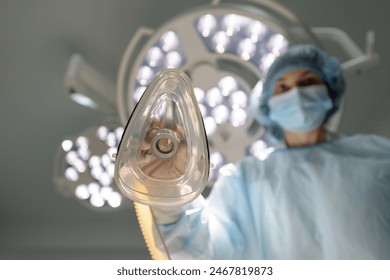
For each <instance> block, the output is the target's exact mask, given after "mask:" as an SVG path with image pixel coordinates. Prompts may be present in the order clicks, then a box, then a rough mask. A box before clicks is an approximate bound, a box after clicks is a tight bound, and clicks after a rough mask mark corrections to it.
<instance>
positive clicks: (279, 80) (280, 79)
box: [276, 70, 318, 83]
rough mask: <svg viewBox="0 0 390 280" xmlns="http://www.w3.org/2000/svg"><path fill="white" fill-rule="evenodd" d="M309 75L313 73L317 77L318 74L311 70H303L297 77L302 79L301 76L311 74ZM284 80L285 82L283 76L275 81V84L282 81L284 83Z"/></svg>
mask: <svg viewBox="0 0 390 280" xmlns="http://www.w3.org/2000/svg"><path fill="white" fill-rule="evenodd" d="M311 73H313V74H315V75H317V76H318V74H317V73H316V72H314V71H312V70H305V71H304V72H303V73H302V74H300V75H299V77H303V76H306V75H307V74H311ZM284 80H286V78H285V77H284V76H282V77H280V78H279V79H278V80H277V81H276V83H277V82H282V81H284Z"/></svg>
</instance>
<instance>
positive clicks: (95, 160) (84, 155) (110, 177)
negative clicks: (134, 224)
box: [54, 125, 127, 211]
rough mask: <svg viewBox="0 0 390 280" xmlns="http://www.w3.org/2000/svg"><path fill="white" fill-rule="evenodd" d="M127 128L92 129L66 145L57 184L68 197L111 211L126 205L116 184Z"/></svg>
mask: <svg viewBox="0 0 390 280" xmlns="http://www.w3.org/2000/svg"><path fill="white" fill-rule="evenodd" d="M122 133H123V128H122V127H120V126H118V127H115V126H111V127H108V126H105V125H101V126H99V127H92V128H89V129H87V130H86V131H84V132H83V133H82V134H81V135H79V136H77V137H71V138H67V139H65V140H63V141H62V144H61V146H60V147H59V150H58V152H57V156H56V162H55V163H56V164H55V174H54V182H55V184H56V186H57V189H58V190H59V191H60V192H61V193H62V194H63V195H65V196H73V197H75V198H77V199H78V200H79V201H80V202H81V203H83V204H84V205H85V206H87V207H90V208H91V207H92V208H93V209H96V210H101V211H109V210H112V209H115V208H119V207H121V206H123V205H124V203H123V201H124V200H126V199H127V198H124V197H123V196H122V194H121V193H120V191H119V190H118V189H117V187H116V184H115V180H114V167H115V164H114V159H113V155H114V154H115V153H116V151H117V146H118V144H119V141H120V139H121V137H122Z"/></svg>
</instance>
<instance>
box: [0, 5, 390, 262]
mask: <svg viewBox="0 0 390 280" xmlns="http://www.w3.org/2000/svg"><path fill="white" fill-rule="evenodd" d="M278 2H279V3H281V4H283V5H285V6H286V7H287V8H290V9H291V10H292V11H293V12H295V13H296V14H297V15H298V16H299V17H300V18H301V19H302V20H303V21H304V22H305V23H306V24H308V25H309V26H312V27H313V26H326V27H337V28H340V29H342V30H344V31H345V32H347V34H349V35H350V36H351V37H352V39H353V40H355V41H356V42H357V43H358V44H359V46H361V47H364V42H365V35H366V31H367V30H374V31H375V34H376V45H375V51H377V52H378V53H379V54H380V56H381V63H380V64H379V65H377V66H375V67H374V68H372V69H369V70H368V71H366V72H365V73H363V74H362V75H360V76H349V77H348V90H347V99H346V103H345V107H344V111H343V116H342V119H341V123H340V129H339V132H341V133H343V134H356V133H375V134H380V135H383V136H386V137H390V79H389V77H388V76H389V74H390V62H389V59H390V36H389V35H390V31H389V28H388V21H389V19H388V11H389V10H390V2H389V1H383V0H382V1H381V0H373V1H355V0H341V1H340V0H326V1H325V0H295V1H287V0H280V1H278ZM202 3H203V4H205V3H209V1H204V0H202V1H200V0H191V1H189V0H187V1H182V0H181V1H180V0H169V1H153V0H128V1H125V0H114V1H105V0H81V1H80V0H67V1H59V0H55V1H52V0H35V1H23V0H16V1H15V0H1V1H0V34H1V37H0V96H1V99H0V129H1V131H0V158H1V160H0V165H1V169H0V259H148V258H149V254H148V252H147V250H146V246H145V245H144V242H143V239H142V236H141V233H140V230H139V228H138V224H137V221H136V218H135V214H134V211H133V209H132V208H131V207H128V208H125V209H121V210H118V211H114V212H111V213H99V212H93V211H91V210H90V209H88V208H86V207H84V206H83V205H81V204H80V203H79V202H78V201H77V200H76V199H71V198H64V197H63V196H61V195H60V194H59V193H58V192H56V191H55V188H54V185H53V179H52V177H53V162H54V155H55V153H56V150H57V148H58V145H59V144H60V142H61V141H62V139H64V137H66V136H70V135H77V134H78V133H80V132H82V131H83V130H85V129H86V128H87V127H89V126H92V125H97V124H99V122H101V121H102V120H103V118H104V117H105V115H104V114H103V113H101V112H98V111H94V110H92V109H88V108H86V107H82V106H80V105H78V104H76V103H74V102H73V101H71V100H70V99H69V97H68V94H67V90H66V89H65V87H64V83H63V77H64V74H65V71H66V67H67V63H68V60H69V58H70V56H71V55H72V54H73V53H80V54H82V55H84V57H85V58H86V60H87V61H88V62H89V63H90V64H92V65H93V66H95V67H96V68H97V69H99V70H100V71H101V72H102V73H103V74H104V75H106V76H107V77H108V78H110V79H111V80H112V81H113V82H115V81H116V75H117V71H118V67H119V63H120V61H121V57H122V54H123V52H124V49H125V47H126V45H127V44H128V42H129V40H130V39H131V37H132V36H133V35H134V34H135V32H136V30H137V29H138V27H139V26H141V25H146V26H149V27H152V28H158V27H159V26H160V25H161V24H162V23H164V22H165V21H167V20H169V19H170V18H171V17H173V16H175V15H176V14H177V13H179V12H182V11H185V10H188V9H190V8H191V7H193V6H198V5H200V4H202Z"/></svg>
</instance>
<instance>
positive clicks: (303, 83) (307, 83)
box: [299, 77, 321, 87]
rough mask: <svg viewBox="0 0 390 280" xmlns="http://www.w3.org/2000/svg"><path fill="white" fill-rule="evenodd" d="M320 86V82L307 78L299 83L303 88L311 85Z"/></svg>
mask: <svg viewBox="0 0 390 280" xmlns="http://www.w3.org/2000/svg"><path fill="white" fill-rule="evenodd" d="M318 84H321V81H320V80H318V79H315V78H312V77H309V78H307V79H304V80H302V81H301V82H300V83H299V86H301V87H305V86H312V85H318Z"/></svg>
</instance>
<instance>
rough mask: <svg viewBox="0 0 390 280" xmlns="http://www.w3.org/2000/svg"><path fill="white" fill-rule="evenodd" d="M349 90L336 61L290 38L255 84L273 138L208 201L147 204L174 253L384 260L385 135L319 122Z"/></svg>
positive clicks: (388, 196) (389, 173) (388, 226)
mask: <svg viewBox="0 0 390 280" xmlns="http://www.w3.org/2000/svg"><path fill="white" fill-rule="evenodd" d="M344 90H345V81H344V78H343V75H342V70H341V67H340V64H339V62H338V61H337V60H336V59H335V58H333V57H331V56H329V55H328V54H326V53H325V52H323V51H321V50H320V49H318V48H316V47H313V46H310V45H298V46H293V47H290V48H289V50H288V51H287V52H286V53H285V54H283V55H281V56H280V57H279V58H278V59H276V61H275V62H274V63H273V65H272V66H271V67H270V69H269V71H268V73H267V76H266V79H265V81H264V84H263V89H262V92H254V93H253V96H252V100H251V106H252V109H253V113H254V115H255V117H256V119H257V120H258V121H259V122H260V123H262V124H263V125H264V126H265V127H267V131H268V135H270V137H271V138H272V139H274V140H275V141H278V143H279V144H278V145H277V147H278V148H277V149H276V150H275V151H274V152H273V153H271V154H270V155H269V156H268V157H267V158H266V159H265V160H260V159H258V158H256V157H248V158H245V159H243V160H242V161H240V162H239V163H237V164H236V165H235V166H234V167H233V168H231V169H230V171H229V174H228V175H226V176H223V177H220V179H219V180H218V181H217V182H216V184H215V186H214V187H213V189H212V192H211V194H210V195H209V197H208V198H207V200H205V199H204V198H203V197H199V198H198V199H197V200H195V201H193V202H192V203H190V204H189V205H187V206H186V207H183V208H181V209H177V208H174V209H170V208H169V209H168V208H165V209H163V208H153V212H154V216H155V218H156V221H157V223H158V224H159V228H160V231H161V233H162V235H163V237H164V240H165V245H166V247H167V248H168V250H169V254H170V256H171V258H172V259H390V141H389V140H387V139H384V138H382V137H379V136H374V135H355V136H350V137H337V136H336V135H335V134H333V133H331V132H329V131H327V130H326V128H325V124H326V123H327V121H328V120H329V118H330V117H331V116H332V115H333V114H334V113H335V112H336V111H337V110H338V108H339V105H340V101H341V97H342V95H343V93H344Z"/></svg>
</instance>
